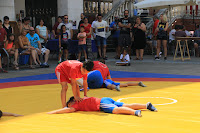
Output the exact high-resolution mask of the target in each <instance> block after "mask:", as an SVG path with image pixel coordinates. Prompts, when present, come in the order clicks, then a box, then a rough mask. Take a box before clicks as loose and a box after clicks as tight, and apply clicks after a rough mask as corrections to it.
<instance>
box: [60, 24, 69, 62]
mask: <svg viewBox="0 0 200 133" xmlns="http://www.w3.org/2000/svg"><path fill="white" fill-rule="evenodd" d="M59 49H60V50H59V57H58V64H60V63H61V61H62V60H61V57H62V54H63V50H64V54H65V58H66V60H68V49H69V42H68V33H67V32H66V26H65V25H62V26H61V32H60V35H59Z"/></svg>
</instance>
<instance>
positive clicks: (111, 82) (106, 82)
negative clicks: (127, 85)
mask: <svg viewBox="0 0 200 133" xmlns="http://www.w3.org/2000/svg"><path fill="white" fill-rule="evenodd" d="M110 84H112V85H116V86H118V85H120V83H115V82H114V81H112V80H110V79H106V80H104V87H106V88H107V87H108V85H110Z"/></svg>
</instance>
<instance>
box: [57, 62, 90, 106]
mask: <svg viewBox="0 0 200 133" xmlns="http://www.w3.org/2000/svg"><path fill="white" fill-rule="evenodd" d="M93 66H94V63H93V62H92V61H90V60H87V61H85V62H84V63H81V62H79V61H76V60H69V61H64V62H62V63H60V64H59V65H58V66H57V67H56V69H55V73H56V76H57V78H58V82H59V83H60V84H61V86H62V90H61V102H62V107H63V108H64V107H65V106H66V92H67V89H68V83H69V84H71V86H72V91H73V95H74V98H75V100H76V101H81V100H82V99H81V98H80V91H79V86H78V84H77V81H76V80H78V79H80V78H83V88H84V96H87V88H88V84H87V74H88V73H89V72H90V71H92V69H93Z"/></svg>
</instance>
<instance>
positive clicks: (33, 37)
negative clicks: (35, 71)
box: [26, 27, 50, 67]
mask: <svg viewBox="0 0 200 133" xmlns="http://www.w3.org/2000/svg"><path fill="white" fill-rule="evenodd" d="M29 31H30V32H29V33H28V34H27V35H26V37H27V38H28V40H29V42H30V44H31V46H33V47H34V48H35V50H36V51H37V54H38V55H41V54H42V55H44V63H43V64H42V63H41V62H40V60H39V58H38V55H37V56H36V59H37V62H38V63H39V64H40V66H41V67H49V65H48V64H47V62H48V59H49V53H50V51H49V50H48V49H47V48H45V47H43V48H42V45H41V43H40V39H39V36H38V34H37V33H35V29H34V28H33V27H31V28H30V30H29Z"/></svg>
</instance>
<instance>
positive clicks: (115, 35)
mask: <svg viewBox="0 0 200 133" xmlns="http://www.w3.org/2000/svg"><path fill="white" fill-rule="evenodd" d="M118 23H119V18H118V17H117V16H115V20H114V21H113V22H112V23H111V24H110V31H111V35H112V43H113V46H114V47H115V49H116V56H115V59H119V56H120V46H119V44H118V38H119V35H120V30H119V25H118Z"/></svg>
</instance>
